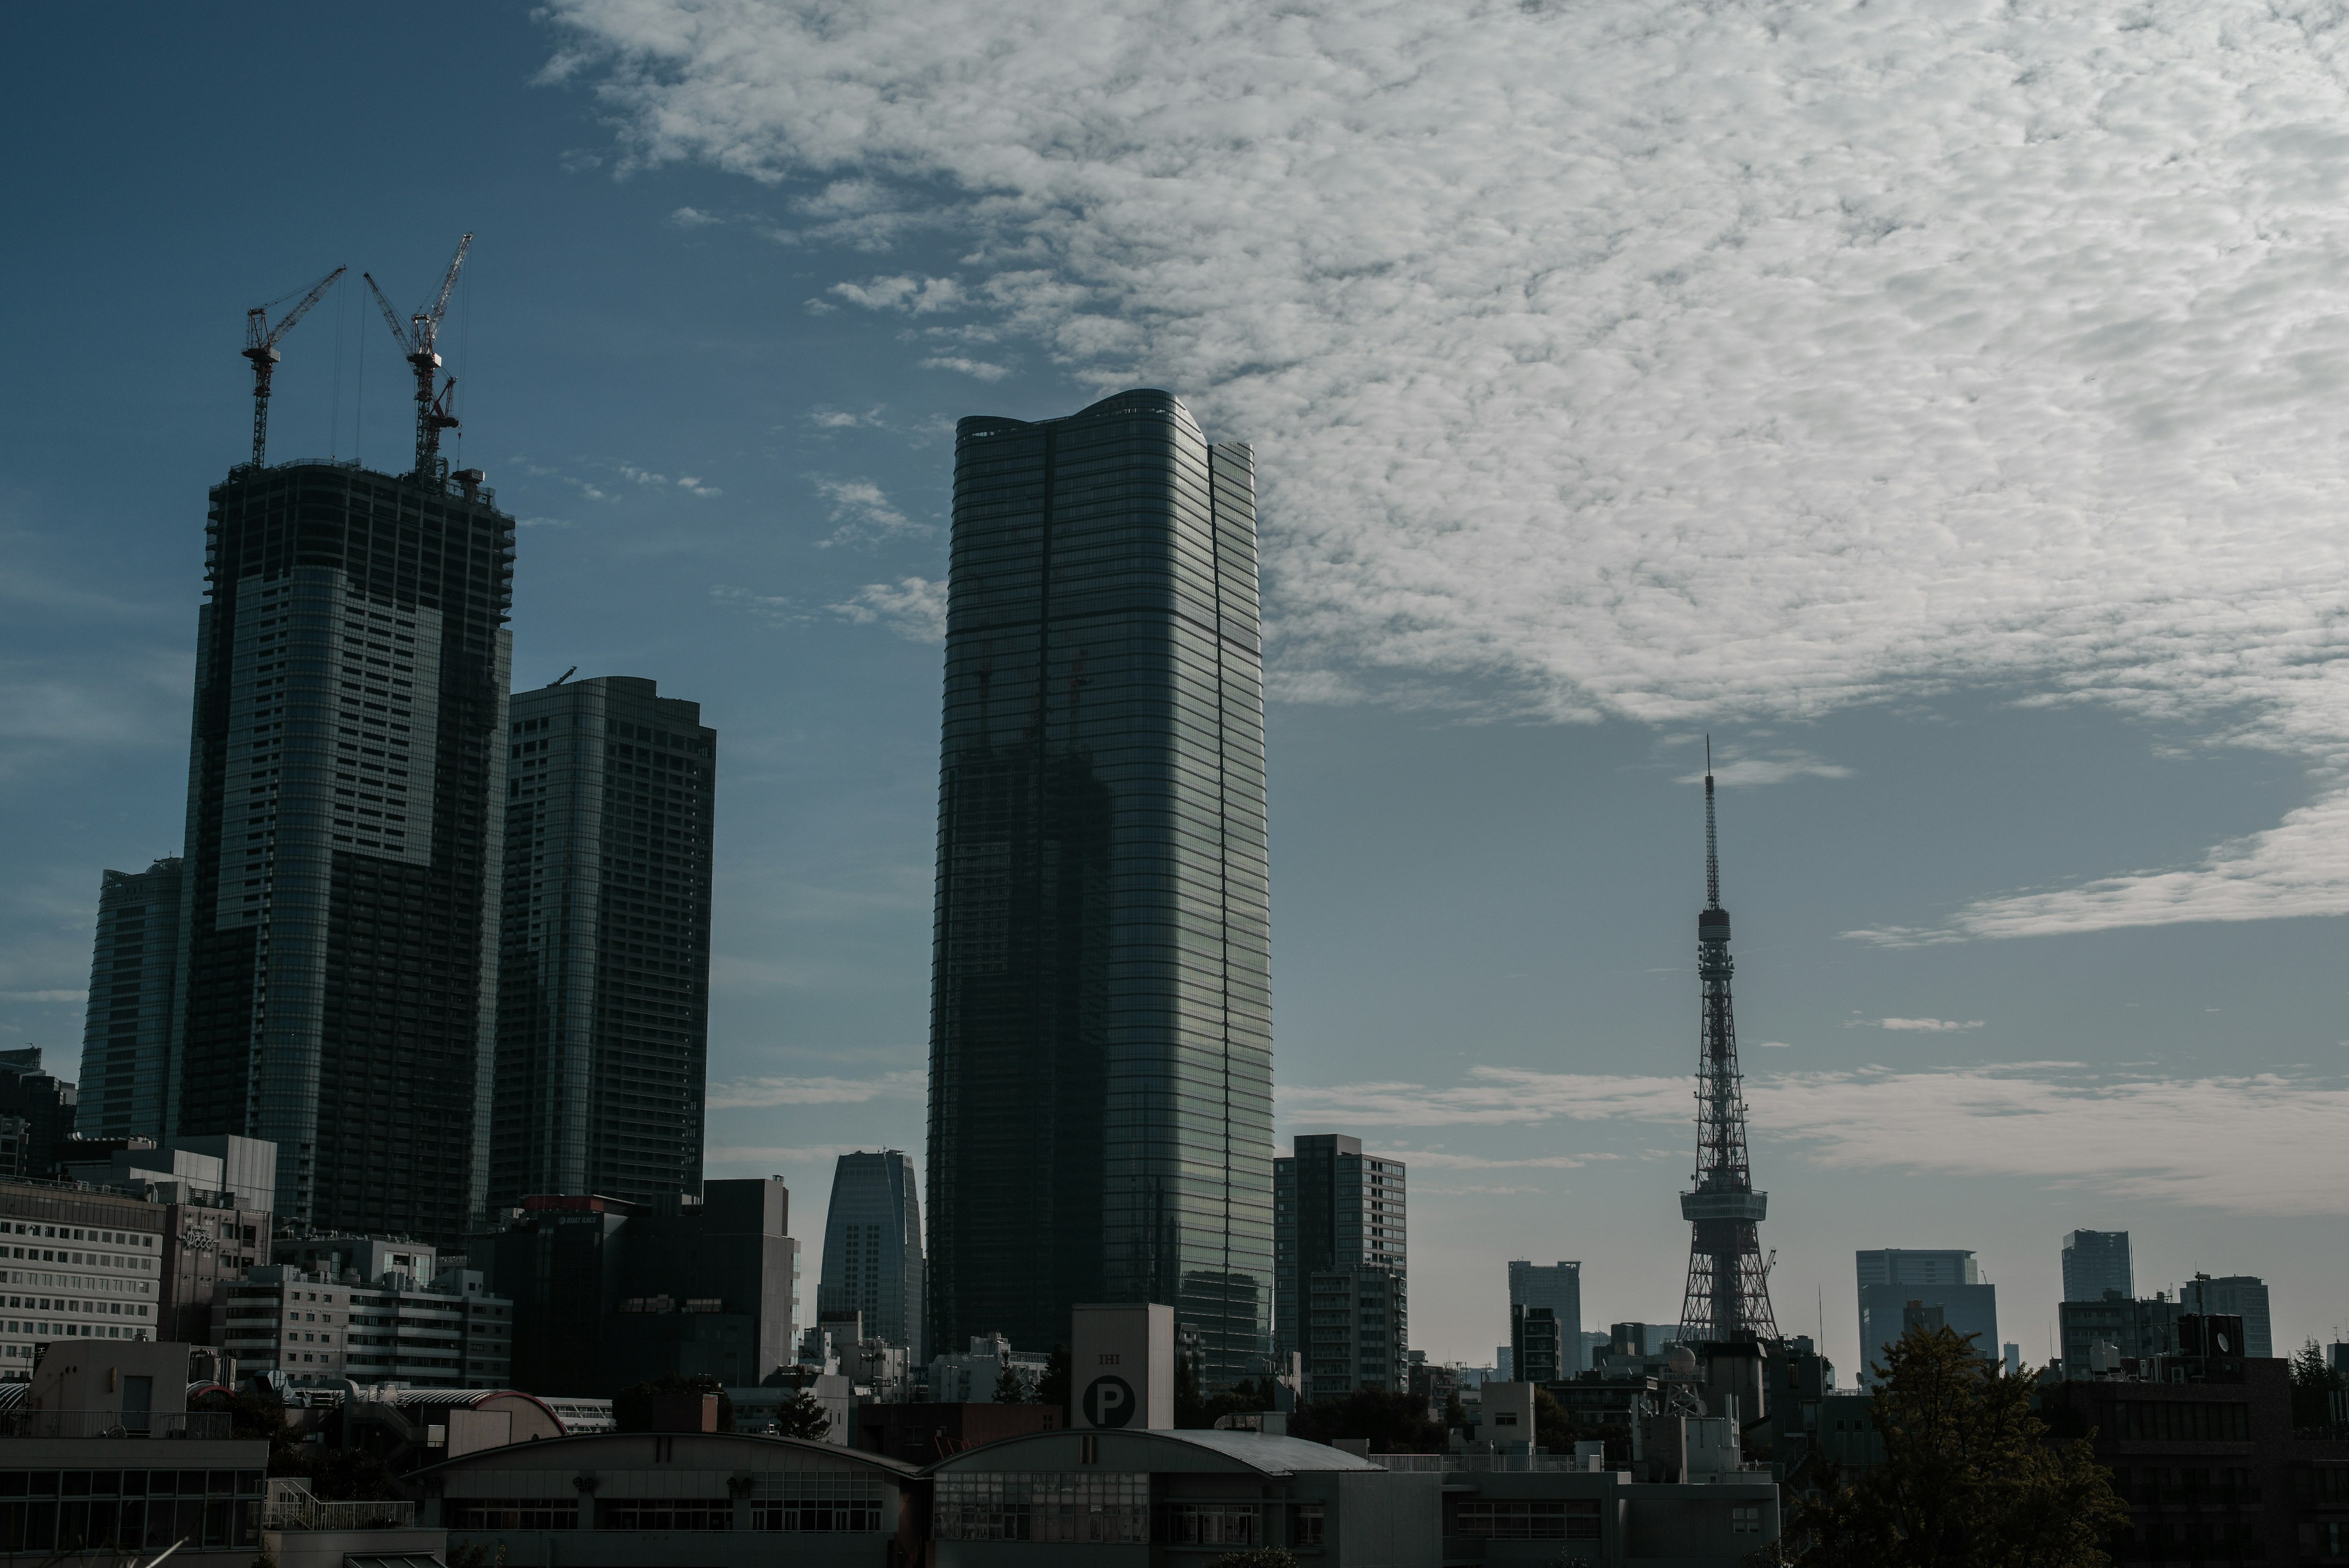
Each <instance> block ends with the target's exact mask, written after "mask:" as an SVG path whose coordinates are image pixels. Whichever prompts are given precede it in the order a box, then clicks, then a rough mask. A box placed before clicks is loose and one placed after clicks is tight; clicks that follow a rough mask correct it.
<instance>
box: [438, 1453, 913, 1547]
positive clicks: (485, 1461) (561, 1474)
mask: <svg viewBox="0 0 2349 1568" xmlns="http://www.w3.org/2000/svg"><path fill="white" fill-rule="evenodd" d="M410 1480H411V1481H412V1482H413V1483H414V1485H415V1487H416V1488H417V1490H419V1492H420V1493H421V1495H422V1515H423V1517H422V1521H421V1522H423V1523H424V1524H426V1525H428V1526H434V1527H439V1528H444V1529H446V1530H447V1531H448V1532H449V1544H450V1550H451V1551H452V1552H454V1551H458V1550H461V1549H466V1548H478V1549H480V1550H482V1551H485V1552H489V1553H491V1554H492V1561H503V1562H506V1563H555V1562H560V1563H564V1564H565V1568H670V1565H678V1568H766V1565H767V1564H770V1563H775V1562H778V1561H785V1562H789V1563H792V1565H793V1568H834V1565H837V1568H857V1565H866V1568H893V1565H895V1564H902V1563H918V1562H921V1561H922V1560H923V1559H922V1556H921V1540H922V1533H923V1529H924V1523H925V1521H924V1517H923V1501H922V1499H923V1493H924V1491H925V1490H926V1489H925V1488H924V1486H923V1484H922V1482H921V1480H920V1478H919V1476H918V1474H917V1472H916V1469H915V1468H914V1467H913V1466H911V1465H905V1464H900V1463H898V1462H896V1461H895V1460H893V1459H884V1458H882V1457H881V1456H879V1455H877V1454H869V1453H864V1452H862V1451H859V1450H857V1449H842V1448H836V1447H833V1445H831V1444H828V1443H816V1442H803V1441H802V1440H800V1439H798V1438H773V1437H748V1436H740V1435H737V1434H734V1433H728V1432H670V1433H662V1432H607V1433H603V1434H601V1435H598V1436H595V1437H576V1438H554V1439H551V1440H548V1441H544V1442H537V1443H514V1444H511V1445H508V1446H506V1447H502V1448H493V1449H482V1450H481V1451H479V1452H476V1453H471V1454H466V1455H464V1456H462V1457H460V1458H457V1459H450V1460H448V1461H447V1462H446V1463H443V1464H439V1465H434V1466H432V1467H430V1468H429V1469H423V1470H419V1471H418V1472H417V1473H416V1474H415V1475H414V1476H412V1477H411V1478H410Z"/></svg>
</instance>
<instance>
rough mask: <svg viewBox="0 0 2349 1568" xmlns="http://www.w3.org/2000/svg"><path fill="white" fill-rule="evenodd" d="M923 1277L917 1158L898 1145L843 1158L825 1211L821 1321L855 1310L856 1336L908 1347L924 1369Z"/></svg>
mask: <svg viewBox="0 0 2349 1568" xmlns="http://www.w3.org/2000/svg"><path fill="white" fill-rule="evenodd" d="M922 1280H923V1276H922V1195H921V1192H920V1189H918V1187H917V1186H916V1183H915V1180H914V1162H913V1161H912V1160H911V1159H909V1158H906V1157H905V1155H903V1154H901V1153H899V1152H898V1151H897V1150H895V1149H894V1148H892V1149H883V1150H881V1151H879V1152H878V1153H867V1152H864V1151H863V1150H859V1151H858V1152H856V1153H854V1154H843V1155H842V1156H841V1157H840V1160H839V1163H838V1164H836V1165H835V1166H833V1175H832V1202H831V1204H830V1206H829V1208H828V1209H827V1210H826V1211H825V1214H824V1221H823V1275H822V1277H821V1278H820V1279H819V1280H818V1282H817V1283H816V1293H815V1306H816V1319H817V1321H818V1322H819V1323H821V1322H823V1319H824V1316H825V1314H833V1313H843V1312H853V1313H855V1314H859V1315H860V1316H861V1318H862V1320H863V1322H862V1324H861V1327H860V1331H859V1332H858V1333H857V1334H854V1335H852V1336H851V1339H852V1341H856V1340H863V1339H877V1340H880V1341H882V1342H884V1343H885V1344H889V1345H903V1346H905V1348H906V1349H907V1350H908V1351H909V1352H910V1353H911V1359H912V1360H913V1361H914V1363H915V1364H916V1365H917V1366H918V1365H919V1364H921V1363H922V1362H923V1361H924V1360H925V1359H926V1357H925V1355H923V1350H924V1346H925V1341H924V1338H923V1323H922V1316H923V1311H924V1307H923V1300H922Z"/></svg>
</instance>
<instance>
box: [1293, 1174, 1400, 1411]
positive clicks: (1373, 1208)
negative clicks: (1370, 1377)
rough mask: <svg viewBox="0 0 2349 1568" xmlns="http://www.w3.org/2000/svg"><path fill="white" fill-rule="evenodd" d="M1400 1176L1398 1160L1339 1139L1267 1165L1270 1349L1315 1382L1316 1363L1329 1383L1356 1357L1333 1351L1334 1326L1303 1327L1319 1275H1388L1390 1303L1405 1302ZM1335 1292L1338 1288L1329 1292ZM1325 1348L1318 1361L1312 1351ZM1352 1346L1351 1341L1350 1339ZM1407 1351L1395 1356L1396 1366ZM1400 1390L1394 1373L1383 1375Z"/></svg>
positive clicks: (1316, 1352)
mask: <svg viewBox="0 0 2349 1568" xmlns="http://www.w3.org/2000/svg"><path fill="white" fill-rule="evenodd" d="M1405 1175H1406V1173H1405V1171H1404V1169H1403V1167H1402V1161H1400V1160H1392V1159H1381V1158H1378V1157H1377V1156H1375V1155H1366V1154H1364V1153H1363V1152H1362V1140H1361V1139H1360V1138H1358V1137H1347V1136H1346V1135H1344V1134H1342V1133H1315V1134H1308V1135H1305V1136H1302V1137H1299V1138H1297V1139H1296V1141H1295V1143H1294V1145H1293V1146H1292V1152H1291V1153H1289V1154H1287V1155H1284V1156H1281V1157H1280V1158H1276V1159H1275V1160H1274V1161H1273V1162H1272V1189H1273V1257H1274V1273H1275V1275H1276V1277H1277V1279H1278V1286H1277V1288H1276V1293H1275V1296H1274V1301H1273V1345H1274V1350H1275V1353H1276V1355H1278V1357H1279V1358H1280V1359H1281V1360H1283V1361H1284V1362H1285V1361H1286V1360H1287V1358H1288V1356H1289V1355H1303V1356H1304V1357H1305V1362H1306V1375H1307V1377H1308V1378H1309V1379H1313V1378H1314V1377H1315V1376H1316V1374H1315V1372H1314V1363H1315V1362H1316V1361H1317V1360H1319V1361H1320V1362H1321V1363H1322V1364H1323V1366H1324V1368H1325V1370H1324V1371H1323V1373H1322V1374H1321V1375H1320V1378H1321V1380H1322V1381H1323V1382H1324V1383H1326V1382H1327V1380H1328V1379H1329V1378H1331V1377H1335V1376H1339V1374H1338V1371H1337V1368H1338V1366H1339V1365H1340V1361H1341V1360H1346V1359H1348V1358H1350V1357H1352V1356H1353V1355H1355V1351H1354V1350H1353V1349H1351V1348H1349V1349H1346V1350H1344V1351H1342V1352H1341V1351H1340V1350H1339V1349H1338V1348H1336V1335H1335V1333H1334V1331H1335V1330H1336V1329H1337V1328H1339V1327H1340V1326H1342V1325H1339V1324H1307V1323H1305V1322H1304V1321H1302V1317H1303V1311H1304V1303H1305V1301H1306V1298H1307V1296H1308V1294H1309V1292H1310V1291H1311V1289H1312V1285H1311V1281H1312V1279H1313V1276H1315V1275H1316V1274H1325V1273H1333V1272H1340V1271H1344V1270H1350V1269H1368V1270H1371V1271H1375V1272H1381V1273H1384V1274H1388V1275H1391V1276H1392V1278H1393V1279H1394V1281H1395V1282H1396V1290H1395V1291H1394V1292H1393V1293H1392V1295H1393V1297H1394V1299H1396V1300H1398V1301H1400V1300H1401V1299H1402V1288H1403V1286H1404V1284H1405V1283H1406V1282H1407V1281H1408V1278H1409V1272H1408V1271H1409V1261H1408V1260H1409V1246H1408V1243H1409V1233H1408V1231H1407V1230H1406V1225H1405V1221H1406V1219H1407V1215H1406V1204H1407V1195H1406V1193H1405V1190H1404V1178H1405ZM1330 1288H1331V1289H1335V1288H1336V1287H1334V1286H1332V1287H1330ZM1319 1344H1327V1345H1330V1350H1329V1352H1328V1354H1326V1355H1323V1354H1320V1352H1319V1350H1317V1345H1319ZM1347 1344H1348V1345H1349V1346H1351V1345H1353V1344H1354V1340H1353V1338H1352V1337H1351V1336H1349V1337H1348V1340H1347ZM1404 1348H1405V1346H1403V1345H1400V1344H1398V1345H1396V1346H1395V1347H1394V1355H1395V1357H1396V1359H1397V1361H1398V1363H1399V1362H1400V1360H1401V1357H1402V1352H1403V1350H1404ZM1380 1376H1381V1377H1383V1378H1385V1379H1387V1381H1385V1382H1383V1383H1381V1386H1384V1387H1393V1386H1398V1385H1397V1384H1396V1383H1395V1382H1394V1381H1393V1378H1394V1377H1396V1376H1399V1374H1396V1373H1392V1372H1381V1374H1380Z"/></svg>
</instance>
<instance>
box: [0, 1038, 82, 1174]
mask: <svg viewBox="0 0 2349 1568" xmlns="http://www.w3.org/2000/svg"><path fill="white" fill-rule="evenodd" d="M77 1106H78V1096H77V1095H76V1093H75V1090H74V1085H71V1084H68V1083H66V1082H64V1081H63V1080H61V1079H59V1078H57V1076H55V1075H52V1074H49V1073H45V1072H43V1071H42V1070H41V1048H40V1047H39V1046H37V1045H26V1046H25V1047H23V1048H22V1049H20V1050H16V1051H0V1117H9V1118H13V1119H15V1120H16V1121H18V1122H20V1123H22V1124H23V1125H22V1126H21V1127H16V1128H15V1129H13V1132H14V1136H13V1137H12V1138H11V1139H10V1140H9V1141H10V1142H11V1143H12V1144H13V1145H14V1146H15V1147H14V1152H13V1154H12V1155H11V1157H10V1158H9V1160H8V1168H5V1170H0V1175H5V1176H14V1177H19V1178H22V1177H30V1178H31V1179H34V1180H36V1181H48V1180H53V1179H56V1177H57V1161H58V1159H59V1158H61V1157H63V1156H64V1155H65V1154H66V1153H67V1145H68V1140H70V1139H71V1138H72V1137H73V1131H74V1124H75V1120H76V1117H77Z"/></svg>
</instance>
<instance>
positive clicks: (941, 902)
mask: <svg viewBox="0 0 2349 1568" xmlns="http://www.w3.org/2000/svg"><path fill="white" fill-rule="evenodd" d="M952 558H953V564H952V569H951V578H950V584H949V589H950V591H949V596H948V607H947V653H946V715H945V726H944V744H943V747H942V753H943V754H942V757H941V760H940V771H939V788H938V858H937V890H936V939H935V949H934V954H933V960H932V971H931V1014H930V1018H931V1022H930V1116H929V1137H930V1146H929V1147H930V1153H929V1161H928V1168H927V1172H926V1179H927V1181H928V1183H929V1208H930V1249H929V1285H930V1340H929V1343H930V1344H931V1345H933V1346H955V1345H964V1344H967V1343H968V1341H969V1339H970V1338H971V1337H972V1336H973V1335H977V1334H988V1333H997V1332H999V1333H1002V1334H1006V1335H1008V1336H1009V1338H1010V1340H1011V1341H1012V1343H1013V1344H1014V1345H1017V1346H1019V1347H1020V1348H1022V1349H1027V1348H1031V1347H1033V1348H1039V1349H1043V1348H1049V1347H1050V1346H1051V1345H1055V1344H1058V1343H1061V1342H1062V1341H1064V1340H1066V1339H1067V1337H1068V1335H1069V1334H1070V1309H1071V1307H1072V1306H1074V1305H1075V1304H1076V1303H1080V1302H1158V1303H1167V1304H1169V1305H1171V1306H1172V1307H1173V1308H1174V1316H1175V1323H1176V1332H1177V1334H1179V1335H1181V1336H1182V1337H1183V1340H1184V1343H1185V1344H1186V1345H1189V1346H1191V1347H1193V1349H1194V1351H1195V1355H1196V1357H1197V1360H1198V1363H1199V1365H1200V1366H1201V1368H1202V1371H1203V1372H1204V1374H1205V1376H1206V1379H1207V1380H1208V1381H1209V1382H1210V1383H1211V1384H1214V1383H1228V1382H1230V1381H1232V1380H1235V1379H1237V1378H1238V1377H1241V1376H1249V1375H1251V1374H1253V1373H1254V1372H1255V1371H1257V1367H1258V1366H1259V1365H1260V1363H1261V1360H1262V1357H1263V1356H1264V1355H1265V1353H1266V1352H1267V1351H1268V1350H1269V1349H1270V1348H1271V1346H1270V1343H1269V1341H1270V1327H1271V1321H1270V1320H1271V1305H1272V1303H1271V1294H1272V1033H1271V1003H1270V957H1269V943H1270V938H1269V923H1268V922H1269V909H1268V882H1267V866H1266V851H1265V783H1264V703H1263V691H1262V685H1263V681H1262V675H1263V661H1262V653H1261V649H1260V645H1259V642H1258V636H1257V563H1256V497H1255V478H1254V467H1253V462H1252V459H1251V458H1250V455H1249V452H1248V449H1247V447H1245V446H1234V445H1214V444H1210V443H1209V442H1208V441H1207V439H1206V437H1205V436H1204V435H1202V434H1201V433H1200V431H1199V427H1198V425H1197V424H1196V423H1195V421H1193V419H1192V417H1191V413H1190V410H1187V409H1185V407H1184V406H1183V404H1182V403H1181V402H1180V401H1179V400H1176V399H1174V398H1173V397H1171V396H1169V395H1168V394H1166V393H1164V392H1159V391H1130V392H1122V393H1120V394H1118V395H1117V396H1115V397H1112V398H1108V399H1105V400H1102V401H1101V402H1098V403H1095V404H1094V405H1093V406H1092V407H1091V408H1089V409H1086V410H1083V411H1082V412H1081V413H1077V414H1073V415H1071V416H1069V417H1067V418H1065V419H1056V420H1045V421H1038V422H1034V423H1030V422H1026V421H1019V420H1010V419H992V418H981V419H967V420H964V421H962V422H961V423H960V425H958V426H957V430H956V445H955V503H954V540H953V552H952Z"/></svg>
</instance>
